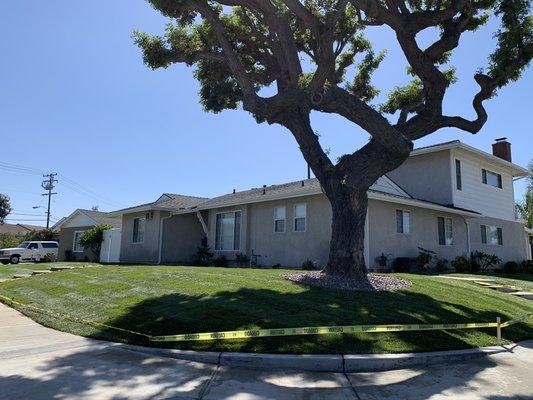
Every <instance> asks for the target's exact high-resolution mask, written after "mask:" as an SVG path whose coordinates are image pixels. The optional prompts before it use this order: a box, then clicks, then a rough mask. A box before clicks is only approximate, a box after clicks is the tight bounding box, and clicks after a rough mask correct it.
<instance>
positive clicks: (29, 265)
mask: <svg viewBox="0 0 533 400" xmlns="http://www.w3.org/2000/svg"><path fill="white" fill-rule="evenodd" d="M67 264H68V265H72V266H86V265H96V264H91V263H83V262H80V263H67ZM54 265H66V264H65V263H61V262H56V263H34V262H24V263H20V264H16V265H13V264H7V265H4V264H0V280H3V279H11V278H13V275H31V273H32V271H37V270H43V269H50V267H52V266H54Z"/></svg>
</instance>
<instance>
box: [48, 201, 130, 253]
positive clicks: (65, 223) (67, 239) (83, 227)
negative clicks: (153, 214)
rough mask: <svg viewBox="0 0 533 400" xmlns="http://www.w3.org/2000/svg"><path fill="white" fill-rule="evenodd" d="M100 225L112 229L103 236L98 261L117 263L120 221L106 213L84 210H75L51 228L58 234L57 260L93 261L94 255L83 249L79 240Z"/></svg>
mask: <svg viewBox="0 0 533 400" xmlns="http://www.w3.org/2000/svg"><path fill="white" fill-rule="evenodd" d="M102 224H107V225H111V226H112V227H113V228H112V229H111V230H109V231H106V232H105V234H104V242H103V243H102V252H101V255H100V260H101V261H102V262H119V260H120V232H121V225H122V219H121V218H119V217H116V216H111V215H110V213H107V212H102V211H94V210H84V209H77V210H75V211H74V212H73V213H72V214H70V215H69V216H68V217H66V218H63V219H62V220H61V221H59V222H58V223H57V224H56V225H54V226H53V229H54V230H57V231H58V232H59V254H58V258H59V260H61V261H66V260H73V261H84V260H94V258H95V256H94V254H93V253H92V252H91V251H90V250H89V249H85V248H83V246H82V245H81V244H80V243H79V239H80V237H81V235H82V234H83V232H85V231H87V230H89V229H91V228H94V227H95V226H96V225H102Z"/></svg>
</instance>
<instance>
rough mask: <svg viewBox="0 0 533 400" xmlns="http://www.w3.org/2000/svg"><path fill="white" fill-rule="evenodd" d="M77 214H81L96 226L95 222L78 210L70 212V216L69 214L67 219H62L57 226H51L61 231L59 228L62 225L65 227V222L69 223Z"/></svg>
mask: <svg viewBox="0 0 533 400" xmlns="http://www.w3.org/2000/svg"><path fill="white" fill-rule="evenodd" d="M78 214H83V215H85V216H86V217H87V218H89V219H90V220H91V221H93V222H94V224H95V225H96V224H98V222H97V221H95V220H94V219H93V218H91V217H89V216H88V215H87V214H85V213H84V212H83V211H81V210H80V209H79V208H78V209H77V210H74V211H73V212H72V214H70V215H69V216H68V217H66V218H65V219H63V221H60V222H59V223H58V224H57V225H54V226H52V228H53V229H61V227H62V226H63V225H65V224H66V223H67V222H69V221H70V220H72V218H74V217H75V216H76V215H78Z"/></svg>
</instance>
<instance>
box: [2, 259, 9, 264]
mask: <svg viewBox="0 0 533 400" xmlns="http://www.w3.org/2000/svg"><path fill="white" fill-rule="evenodd" d="M0 262H1V263H2V264H4V265H6V264H9V261H8V260H1V261H0Z"/></svg>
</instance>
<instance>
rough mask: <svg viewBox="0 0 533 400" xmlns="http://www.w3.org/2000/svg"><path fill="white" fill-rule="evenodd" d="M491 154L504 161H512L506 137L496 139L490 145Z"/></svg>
mask: <svg viewBox="0 0 533 400" xmlns="http://www.w3.org/2000/svg"><path fill="white" fill-rule="evenodd" d="M492 154H493V155H495V156H496V157H499V158H501V159H503V160H505V161H509V162H512V159H511V143H509V142H508V141H507V138H506V137H503V138H498V139H496V143H494V144H493V145H492Z"/></svg>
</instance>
